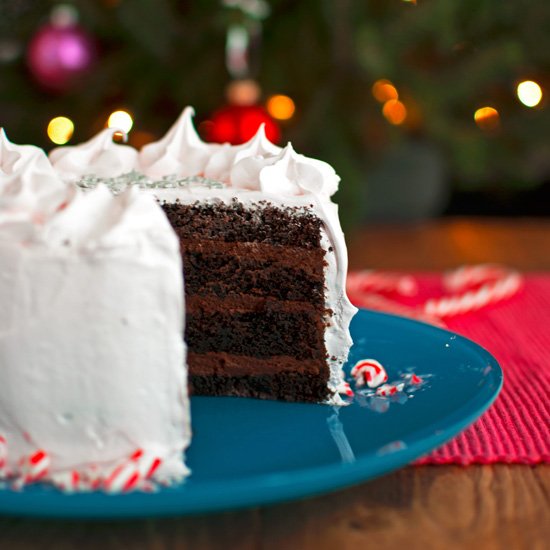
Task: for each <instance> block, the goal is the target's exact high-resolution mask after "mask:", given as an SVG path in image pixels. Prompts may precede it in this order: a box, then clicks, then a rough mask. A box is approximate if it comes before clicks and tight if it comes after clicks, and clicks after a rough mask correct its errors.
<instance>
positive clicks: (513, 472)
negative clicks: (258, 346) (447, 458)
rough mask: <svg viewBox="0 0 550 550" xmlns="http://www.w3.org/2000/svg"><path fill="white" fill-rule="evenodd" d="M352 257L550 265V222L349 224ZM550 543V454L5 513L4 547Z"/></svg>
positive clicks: (536, 547) (0, 544) (242, 548)
mask: <svg viewBox="0 0 550 550" xmlns="http://www.w3.org/2000/svg"><path fill="white" fill-rule="evenodd" d="M349 243H350V247H349V249H350V263H351V267H352V268H353V269H361V268H366V267H377V268H383V269H402V270H422V269H424V270H434V269H445V268H449V267H455V266H457V265H459V264H462V263H472V262H474V263H475V262H486V261H492V262H503V263H506V264H509V265H511V266H514V267H517V268H520V269H524V270H550V223H549V222H548V221H543V220H536V221H534V220H504V221H503V220H500V221H494V220H483V219H480V220H472V219H456V220H450V221H444V222H430V223H423V224H420V225H417V226H414V227H411V226H402V227H397V226H387V227H380V226H379V227H370V228H365V229H364V230H361V231H357V232H356V233H354V234H353V235H351V236H350V239H349ZM367 547H368V548H381V549H393V548H396V549H400V550H402V549H403V548H406V549H407V550H410V549H416V548H419V549H431V548H435V549H439V548H441V549H445V550H447V549H455V548H456V549H459V548H468V549H471V550H478V549H483V550H485V549H488V550H492V549H497V548H498V549H503V550H504V549H505V550H508V549H512V550H519V549H526V550H527V549H528V550H543V549H548V548H550V466H548V465H544V466H537V467H529V466H522V465H512V466H506V465H497V466H469V467H467V468H462V467H458V466H424V467H414V468H413V467H409V468H404V469H402V470H400V471H398V472H395V473H393V474H390V475H387V476H385V477H383V478H380V479H377V480H374V481H371V482H369V483H364V484H361V485H358V486H356V487H353V488H351V489H346V490H342V491H338V492H336V493H333V494H329V495H325V496H321V497H317V498H311V499H306V500H302V501H299V502H291V503H287V504H282V505H277V506H271V507H266V508H256V509H251V510H244V511H238V512H228V513H223V514H216V515H211V516H198V517H188V518H181V519H163V520H146V521H127V522H120V521H117V522H82V521H78V522H68V521H46V520H43V521H31V520H22V519H10V518H2V519H0V549H1V550H19V549H23V548H25V549H26V548H29V549H31V548H32V549H34V548H41V549H42V548H48V549H49V548H51V549H56V550H58V549H59V550H63V549H69V548H79V549H81V550H85V549H88V548H90V549H92V548H93V549H98V548H99V549H101V550H109V549H139V548H146V549H149V550H164V549H166V550H168V549H193V550H194V549H214V548H223V549H224V550H230V549H233V548H236V549H239V550H247V549H254V550H256V549H265V550H268V549H273V550H276V549H277V550H278V549H285V550H286V549H294V548H296V549H305V550H314V549H315V550H317V549H325V548H326V549H327V550H340V549H342V550H347V549H350V550H351V549H357V548H367Z"/></svg>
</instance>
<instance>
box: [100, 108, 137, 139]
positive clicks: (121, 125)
mask: <svg viewBox="0 0 550 550" xmlns="http://www.w3.org/2000/svg"><path fill="white" fill-rule="evenodd" d="M133 125H134V120H133V119H132V116H131V115H130V113H127V112H126V111H115V112H114V113H111V115H110V116H109V119H108V120H107V126H108V127H109V128H118V129H119V130H122V131H123V132H125V133H126V134H127V133H128V132H129V131H130V130H131V129H132V126H133Z"/></svg>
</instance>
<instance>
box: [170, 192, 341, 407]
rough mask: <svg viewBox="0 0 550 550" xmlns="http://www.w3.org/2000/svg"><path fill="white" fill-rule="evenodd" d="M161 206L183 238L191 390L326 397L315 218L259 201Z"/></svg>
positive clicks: (320, 267)
mask: <svg viewBox="0 0 550 550" xmlns="http://www.w3.org/2000/svg"><path fill="white" fill-rule="evenodd" d="M163 208H164V211H165V213H166V214H167V216H168V219H169V220H170V222H171V224H172V226H173V228H174V229H175V231H176V233H177V235H178V236H179V238H180V241H181V248H182V255H183V263H184V272H185V280H186V285H185V293H186V331H185V340H186V342H187V345H188V347H189V355H188V364H189V374H190V383H191V388H192V391H193V392H195V393H197V394H201V395H236V396H246V397H258V398H271V399H284V400H288V401H310V402H320V401H324V400H326V399H327V398H328V397H329V390H328V381H329V377H330V372H329V367H328V365H327V351H326V348H325V342H324V333H325V325H326V317H327V315H329V314H330V312H328V311H327V310H326V308H325V288H324V280H325V278H324V267H325V265H326V264H325V260H324V256H325V250H324V249H323V248H322V246H321V227H322V221H321V220H320V219H319V218H318V217H317V216H315V215H314V214H312V213H311V212H308V211H307V209H306V208H301V207H293V208H291V207H286V208H283V207H280V206H276V205H273V204H270V203H268V202H265V201H260V202H258V203H257V204H253V205H247V206H245V205H243V204H242V203H240V202H239V201H238V200H235V201H232V202H231V203H229V204H223V203H220V202H216V203H214V204H212V203H210V204H209V203H198V202H197V203H195V204H180V203H178V202H173V203H165V204H163Z"/></svg>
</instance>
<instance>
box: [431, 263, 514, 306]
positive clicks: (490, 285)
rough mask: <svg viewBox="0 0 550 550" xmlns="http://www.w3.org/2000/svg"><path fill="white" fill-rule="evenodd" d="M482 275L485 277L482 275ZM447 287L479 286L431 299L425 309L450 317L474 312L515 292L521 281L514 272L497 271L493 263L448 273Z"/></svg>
mask: <svg viewBox="0 0 550 550" xmlns="http://www.w3.org/2000/svg"><path fill="white" fill-rule="evenodd" d="M484 277H485V278H484ZM446 284H447V285H448V286H449V288H454V289H456V288H467V287H468V286H469V285H480V286H478V287H476V288H473V289H471V290H466V291H465V292H463V293H462V294H457V295H454V296H442V297H441V298H432V299H430V300H428V301H427V302H426V303H425V304H424V312H425V313H427V314H428V315H434V316H438V317H450V316H453V315H460V314H464V313H468V312H470V311H475V310H478V309H481V308H482V307H485V306H487V305H489V304H491V303H496V302H499V301H500V300H504V299H505V298H509V297H510V296H512V295H514V294H515V293H516V292H517V291H518V290H519V288H520V287H521V284H522V277H521V275H520V274H519V273H517V272H515V271H506V270H503V269H501V270H500V271H499V270H498V269H497V268H495V266H472V267H470V268H460V269H459V270H457V271H456V272H452V273H450V274H449V275H448V276H447V283H446Z"/></svg>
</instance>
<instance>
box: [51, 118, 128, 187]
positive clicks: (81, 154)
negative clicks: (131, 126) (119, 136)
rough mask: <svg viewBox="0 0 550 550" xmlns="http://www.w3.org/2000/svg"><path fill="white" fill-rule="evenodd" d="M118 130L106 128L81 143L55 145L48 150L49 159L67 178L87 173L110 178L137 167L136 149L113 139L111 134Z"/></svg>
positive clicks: (71, 179) (70, 179)
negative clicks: (55, 146)
mask: <svg viewBox="0 0 550 550" xmlns="http://www.w3.org/2000/svg"><path fill="white" fill-rule="evenodd" d="M119 132H121V130H119V129H117V128H106V129H105V130H102V131H101V132H99V134H97V135H96V136H94V137H93V138H92V139H90V140H89V141H86V142H85V143H81V144H80V145H73V146H64V147H57V148H55V149H54V150H53V151H51V152H50V161H51V162H52V164H53V166H54V168H55V169H56V170H57V172H58V173H59V175H60V176H61V177H62V178H63V179H64V180H67V181H75V180H78V179H79V178H81V177H82V176H85V175H87V174H95V175H96V176H99V177H112V176H118V175H120V174H125V173H127V172H131V171H132V170H134V168H135V167H136V162H137V151H136V150H135V149H134V148H133V147H130V146H128V145H120V144H118V143H115V142H114V141H113V135H114V134H115V133H119ZM122 133H123V134H124V132H122Z"/></svg>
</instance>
